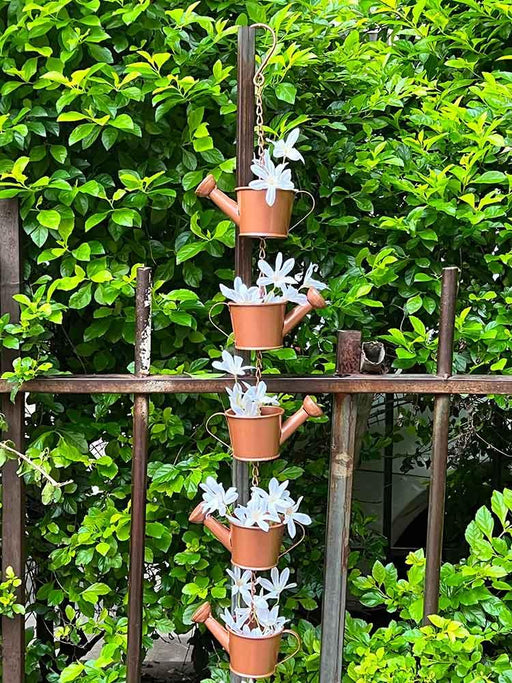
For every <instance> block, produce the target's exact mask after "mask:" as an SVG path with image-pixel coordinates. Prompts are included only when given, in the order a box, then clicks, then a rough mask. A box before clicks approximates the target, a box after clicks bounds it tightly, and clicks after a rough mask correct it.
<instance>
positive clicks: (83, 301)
mask: <svg viewBox="0 0 512 683" xmlns="http://www.w3.org/2000/svg"><path fill="white" fill-rule="evenodd" d="M91 299H92V284H91V283H90V282H88V283H87V284H86V285H84V286H83V287H81V288H80V289H79V290H78V291H77V292H74V293H73V294H72V295H71V296H70V297H69V307H70V308H75V309H82V308H85V307H86V306H88V305H89V304H90V303H91Z"/></svg>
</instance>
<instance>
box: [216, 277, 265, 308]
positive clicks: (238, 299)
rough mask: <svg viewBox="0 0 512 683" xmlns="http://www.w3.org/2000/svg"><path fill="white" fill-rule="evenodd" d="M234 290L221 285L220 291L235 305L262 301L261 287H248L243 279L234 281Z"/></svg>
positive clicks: (237, 278)
mask: <svg viewBox="0 0 512 683" xmlns="http://www.w3.org/2000/svg"><path fill="white" fill-rule="evenodd" d="M233 288H234V289H229V287H226V285H222V284H221V285H219V289H220V291H221V292H222V294H224V296H225V297H226V299H231V301H234V302H235V303H255V302H257V301H261V294H260V290H259V287H255V286H254V287H248V286H247V285H246V284H244V282H243V281H242V278H241V277H236V278H235V279H234V281H233Z"/></svg>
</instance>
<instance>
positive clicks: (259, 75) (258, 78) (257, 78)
mask: <svg viewBox="0 0 512 683" xmlns="http://www.w3.org/2000/svg"><path fill="white" fill-rule="evenodd" d="M250 28H264V29H265V30H266V31H270V34H271V35H272V47H271V48H270V50H269V51H268V52H267V54H266V55H265V57H264V58H263V60H262V62H261V64H260V67H259V69H258V70H257V71H256V73H255V74H254V79H253V82H254V85H263V83H264V82H265V78H264V76H263V71H264V69H265V67H266V66H267V64H268V63H269V61H270V59H271V57H273V55H274V52H275V51H276V48H277V36H276V32H275V31H274V29H273V28H272V27H271V26H268V24H251V27H250Z"/></svg>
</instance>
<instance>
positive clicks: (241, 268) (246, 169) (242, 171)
mask: <svg viewBox="0 0 512 683" xmlns="http://www.w3.org/2000/svg"><path fill="white" fill-rule="evenodd" d="M255 62H256V30H255V29H254V28H251V27H250V26H240V28H239V29H238V74H237V84H238V90H237V122H236V123H237V126H236V183H237V186H238V187H242V186H244V185H248V184H249V182H250V181H251V180H252V177H253V176H252V172H251V164H252V158H253V155H254V124H255V117H256V109H255V99H254V83H253V78H254V72H255ZM235 275H238V276H239V277H241V278H242V280H243V282H245V284H247V285H250V284H251V280H252V239H249V238H247V237H240V234H239V231H238V228H237V229H236V244H235ZM240 355H241V356H242V357H243V358H244V360H245V361H246V362H248V361H249V358H250V351H242V352H240ZM232 480H233V486H236V488H237V490H238V500H239V501H240V503H243V504H244V503H247V501H248V500H249V467H248V465H247V464H246V463H244V462H240V461H239V460H235V459H234V458H233V464H232ZM230 681H231V683H241V681H242V679H241V678H240V676H236V675H235V674H234V673H231V675H230Z"/></svg>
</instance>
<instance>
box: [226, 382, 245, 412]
mask: <svg viewBox="0 0 512 683" xmlns="http://www.w3.org/2000/svg"><path fill="white" fill-rule="evenodd" d="M226 392H227V394H228V396H229V405H230V407H231V410H232V411H233V412H234V413H235V415H245V409H246V401H245V394H244V392H243V391H242V387H241V386H240V385H239V384H238V383H237V384H235V386H234V387H233V388H232V389H230V388H229V387H226Z"/></svg>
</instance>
